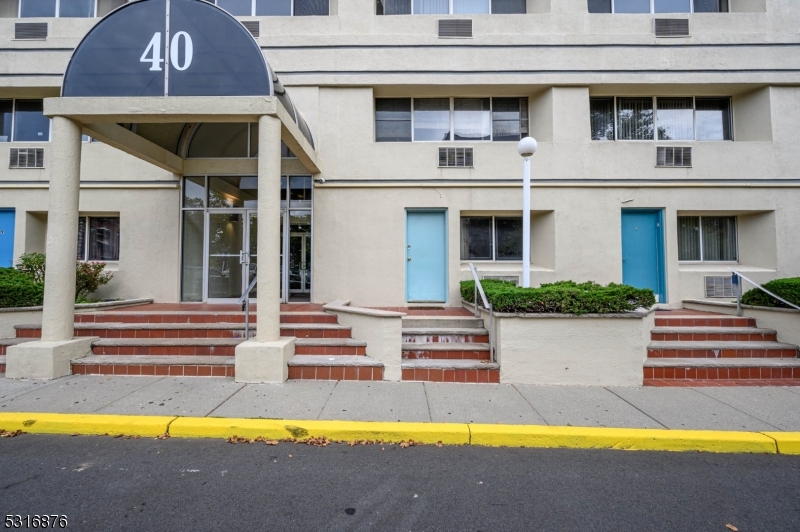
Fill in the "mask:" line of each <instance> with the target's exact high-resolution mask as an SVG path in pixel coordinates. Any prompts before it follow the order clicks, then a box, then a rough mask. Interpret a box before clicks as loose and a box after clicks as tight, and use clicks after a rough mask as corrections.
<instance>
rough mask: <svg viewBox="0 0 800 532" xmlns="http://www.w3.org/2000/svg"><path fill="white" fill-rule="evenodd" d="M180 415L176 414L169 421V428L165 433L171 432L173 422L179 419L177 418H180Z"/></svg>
mask: <svg viewBox="0 0 800 532" xmlns="http://www.w3.org/2000/svg"><path fill="white" fill-rule="evenodd" d="M179 417H180V416H175V417H174V418H172V419H171V420H170V421H169V423H167V430H166V431H164V434H169V428H170V427H171V426H172V424H173V423H175V421H177V420H178V418H179Z"/></svg>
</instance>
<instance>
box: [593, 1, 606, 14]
mask: <svg viewBox="0 0 800 532" xmlns="http://www.w3.org/2000/svg"><path fill="white" fill-rule="evenodd" d="M589 13H611V0H589Z"/></svg>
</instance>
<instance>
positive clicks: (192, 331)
mask: <svg viewBox="0 0 800 532" xmlns="http://www.w3.org/2000/svg"><path fill="white" fill-rule="evenodd" d="M14 328H15V329H16V333H17V337H18V338H40V337H41V335H42V325H41V324H40V323H39V324H26V325H17V326H15V327H14ZM256 329H257V327H256V325H255V324H251V325H250V335H251V337H252V336H254V335H255V331H256ZM351 330H352V328H351V327H349V326H347V325H339V324H336V323H285V324H282V325H281V336H294V337H296V338H350V336H351ZM75 336H99V337H100V338H244V337H245V326H244V323H224V322H223V323H123V322H108V323H105V322H104V323H76V324H75Z"/></svg>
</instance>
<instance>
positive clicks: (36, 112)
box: [0, 100, 50, 142]
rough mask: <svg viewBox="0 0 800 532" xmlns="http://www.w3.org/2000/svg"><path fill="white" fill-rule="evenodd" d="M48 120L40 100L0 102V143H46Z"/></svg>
mask: <svg viewBox="0 0 800 532" xmlns="http://www.w3.org/2000/svg"><path fill="white" fill-rule="evenodd" d="M49 140H50V119H49V118H47V117H46V116H44V106H43V103H42V100H0V142H11V141H14V142H48V141H49Z"/></svg>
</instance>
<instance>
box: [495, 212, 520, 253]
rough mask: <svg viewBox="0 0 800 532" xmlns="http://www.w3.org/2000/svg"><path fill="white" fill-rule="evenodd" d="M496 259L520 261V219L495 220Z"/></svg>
mask: <svg viewBox="0 0 800 532" xmlns="http://www.w3.org/2000/svg"><path fill="white" fill-rule="evenodd" d="M495 226H496V231H497V236H496V238H497V243H496V252H497V255H496V257H495V258H496V259H497V260H522V217H520V218H495Z"/></svg>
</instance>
